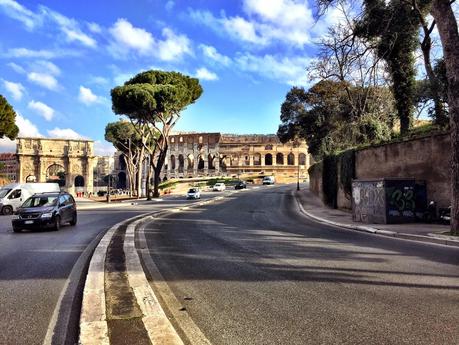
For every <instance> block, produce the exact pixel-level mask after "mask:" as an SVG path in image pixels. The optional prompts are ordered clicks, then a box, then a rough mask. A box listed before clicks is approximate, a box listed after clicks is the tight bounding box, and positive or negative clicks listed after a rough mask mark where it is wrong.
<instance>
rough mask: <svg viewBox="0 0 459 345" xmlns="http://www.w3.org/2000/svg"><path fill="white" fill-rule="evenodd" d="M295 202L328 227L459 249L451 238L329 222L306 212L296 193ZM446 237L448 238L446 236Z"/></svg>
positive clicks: (457, 243) (303, 210)
mask: <svg viewBox="0 0 459 345" xmlns="http://www.w3.org/2000/svg"><path fill="white" fill-rule="evenodd" d="M292 194H294V197H295V200H296V202H297V204H298V207H299V209H300V211H301V212H302V213H303V214H304V215H305V216H307V217H308V218H311V219H313V220H315V221H317V222H320V223H324V224H328V225H333V226H337V227H340V228H345V229H350V230H357V231H361V232H367V233H371V234H377V235H381V236H387V237H396V238H401V239H406V240H413V241H418V242H426V243H433V244H441V245H446V246H454V247H459V240H452V239H449V238H439V237H431V236H423V235H413V234H406V233H402V232H396V231H389V230H380V229H377V228H374V227H371V226H367V225H352V224H345V223H339V222H334V221H332V220H328V219H325V218H321V217H318V216H316V215H313V214H312V213H310V212H308V211H306V210H305V209H304V207H303V205H302V204H301V202H300V200H299V198H298V197H297V196H296V194H295V193H294V192H292ZM445 237H446V236H445Z"/></svg>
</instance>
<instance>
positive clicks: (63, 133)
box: [48, 127, 88, 139]
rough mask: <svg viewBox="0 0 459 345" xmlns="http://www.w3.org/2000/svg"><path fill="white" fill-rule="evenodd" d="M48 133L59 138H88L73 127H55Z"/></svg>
mask: <svg viewBox="0 0 459 345" xmlns="http://www.w3.org/2000/svg"><path fill="white" fill-rule="evenodd" d="M48 135H49V136H50V137H51V138H57V139H88V138H86V137H84V136H82V135H81V134H78V133H77V132H75V131H74V130H73V129H71V128H58V127H56V128H54V129H51V130H48Z"/></svg>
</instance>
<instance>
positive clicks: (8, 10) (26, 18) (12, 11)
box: [0, 0, 41, 30]
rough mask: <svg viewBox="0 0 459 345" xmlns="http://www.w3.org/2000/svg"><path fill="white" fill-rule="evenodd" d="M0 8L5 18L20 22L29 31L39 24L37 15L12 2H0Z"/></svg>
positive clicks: (5, 0)
mask: <svg viewBox="0 0 459 345" xmlns="http://www.w3.org/2000/svg"><path fill="white" fill-rule="evenodd" d="M0 8H1V9H2V10H3V12H4V13H5V14H6V15H7V16H9V17H10V18H12V19H16V20H18V21H20V22H22V23H23V24H24V25H25V27H26V28H27V29H29V30H31V29H33V28H34V27H35V26H37V24H39V23H40V22H41V19H40V17H39V16H38V15H36V14H35V13H33V12H32V11H30V10H28V9H27V8H25V7H24V6H22V5H21V4H19V3H18V2H16V1H14V0H0Z"/></svg>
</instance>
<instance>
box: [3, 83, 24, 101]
mask: <svg viewBox="0 0 459 345" xmlns="http://www.w3.org/2000/svg"><path fill="white" fill-rule="evenodd" d="M3 86H4V87H5V89H6V90H7V91H8V92H9V93H10V94H11V96H12V97H13V99H14V100H16V101H20V100H21V99H22V95H23V94H24V92H25V88H24V86H22V84H21V83H14V82H12V81H8V80H4V81H3Z"/></svg>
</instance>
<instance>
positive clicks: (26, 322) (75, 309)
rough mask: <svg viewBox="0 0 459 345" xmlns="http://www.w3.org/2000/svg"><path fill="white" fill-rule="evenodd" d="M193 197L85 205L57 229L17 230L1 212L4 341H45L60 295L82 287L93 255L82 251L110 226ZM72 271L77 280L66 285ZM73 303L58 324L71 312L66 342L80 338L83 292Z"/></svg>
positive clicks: (0, 326)
mask: <svg viewBox="0 0 459 345" xmlns="http://www.w3.org/2000/svg"><path fill="white" fill-rule="evenodd" d="M213 195H215V194H213V193H207V194H203V196H202V197H203V199H206V198H209V197H211V196H213ZM192 202H193V201H190V200H185V199H184V198H183V196H168V197H166V198H164V199H163V200H162V201H154V202H150V203H145V202H140V203H139V204H138V205H130V204H129V203H127V204H123V205H121V206H115V207H110V208H100V209H93V210H80V211H79V212H78V224H77V225H76V226H75V227H71V226H63V227H62V228H61V230H60V231H58V232H54V231H27V232H23V233H14V232H13V231H12V228H11V217H10V216H0V344H2V345H3V344H5V345H6V344H7V345H14V344H21V345H25V344H43V342H44V340H45V337H46V334H47V330H48V327H49V325H50V323H51V324H53V320H52V319H53V313H54V309H55V308H56V306H57V307H58V310H59V307H60V306H61V304H58V302H59V301H60V296H61V294H62V295H64V294H65V291H66V289H70V288H71V287H72V286H73V288H76V285H75V284H77V283H78V280H80V282H79V283H80V286H79V289H77V290H78V291H80V290H81V281H84V274H85V270H86V266H87V263H88V259H89V255H88V257H87V258H86V257H82V259H80V260H79V258H80V256H81V255H82V253H85V252H84V251H85V249H86V248H88V246H89V247H90V248H89V249H92V247H93V246H94V245H95V244H96V242H97V241H94V239H96V238H97V237H98V236H101V235H102V234H103V233H104V232H105V230H107V229H108V228H109V227H110V226H112V225H114V224H116V223H118V222H120V221H122V220H124V219H126V218H130V217H133V216H136V215H138V214H141V213H145V212H149V211H154V210H158V209H161V208H168V207H171V206H174V205H178V204H183V203H192ZM88 252H89V254H90V251H87V252H86V253H87V254H88ZM76 263H79V265H76ZM72 269H73V273H72ZM71 273H72V274H73V275H72V281H71V282H70V284H67V280H68V279H69V277H70V274H71ZM80 292H81V291H80ZM70 297H71V299H72V298H73V296H70ZM71 302H72V303H70V304H68V305H63V306H62V308H60V312H59V314H58V317H57V321H56V324H57V325H58V327H57V328H62V322H63V321H62V320H61V319H62V318H64V317H65V316H67V317H69V318H70V319H69V320H70V321H69V323H70V325H69V326H70V327H69V332H68V333H67V334H65V336H66V337H67V339H66V341H67V342H68V343H75V342H76V341H77V329H78V321H79V319H78V317H79V310H80V306H81V296H77V298H76V299H75V300H73V301H71ZM66 308H67V309H66ZM69 309H72V310H69ZM69 315H70V316H69ZM67 324H68V323H67ZM58 331H59V332H61V333H63V332H64V331H66V330H63V329H58ZM61 335H62V334H61ZM57 339H58V341H57V343H59V344H62V338H57ZM54 341H55V342H56V338H55V339H54Z"/></svg>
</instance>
